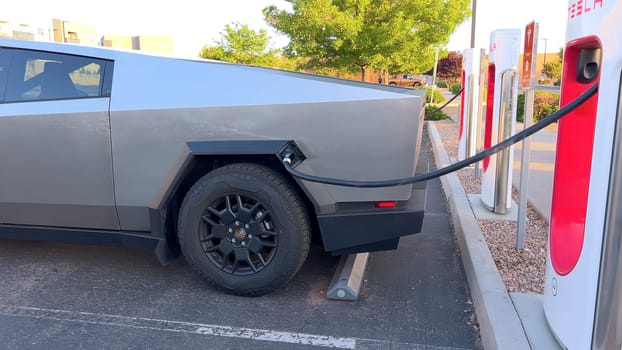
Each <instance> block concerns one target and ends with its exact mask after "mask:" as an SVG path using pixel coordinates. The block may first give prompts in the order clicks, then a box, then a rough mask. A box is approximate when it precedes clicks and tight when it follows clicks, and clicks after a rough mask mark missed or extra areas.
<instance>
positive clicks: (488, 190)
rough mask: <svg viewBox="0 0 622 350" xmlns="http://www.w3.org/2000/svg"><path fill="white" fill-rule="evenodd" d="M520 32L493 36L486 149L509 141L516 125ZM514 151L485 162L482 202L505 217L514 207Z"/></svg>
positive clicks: (491, 42)
mask: <svg viewBox="0 0 622 350" xmlns="http://www.w3.org/2000/svg"><path fill="white" fill-rule="evenodd" d="M519 46H520V29H501V30H496V31H494V32H492V33H491V34H490V49H489V58H488V62H489V63H488V86H487V96H486V115H485V118H486V119H485V120H486V122H485V128H484V149H488V148H490V147H491V146H493V145H496V144H497V143H499V142H501V141H503V140H505V139H507V138H509V137H510V136H512V134H514V130H515V125H516V103H517V96H518V73H517V68H516V67H517V66H518V52H519ZM513 151H514V147H510V148H507V149H505V150H503V151H501V152H499V153H497V154H496V155H493V156H490V157H488V158H485V159H484V160H483V162H482V163H483V166H482V192H481V198H482V202H483V204H484V206H485V207H487V208H488V209H490V210H492V211H494V212H495V213H499V214H505V213H506V212H507V210H508V209H510V208H511V204H512V196H511V194H512V164H513V158H514V156H513Z"/></svg>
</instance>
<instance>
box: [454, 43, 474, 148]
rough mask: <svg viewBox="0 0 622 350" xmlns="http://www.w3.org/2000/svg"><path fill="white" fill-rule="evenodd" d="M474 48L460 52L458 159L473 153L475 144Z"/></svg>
mask: <svg viewBox="0 0 622 350" xmlns="http://www.w3.org/2000/svg"><path fill="white" fill-rule="evenodd" d="M475 53H476V51H475V49H465V50H464V52H463V54H462V80H461V82H462V88H463V91H462V95H461V96H460V99H461V101H460V131H459V142H458V160H463V159H465V158H468V157H471V156H474V155H475V152H476V145H477V130H478V128H479V125H478V120H477V112H478V111H477V108H478V104H477V97H478V96H479V84H478V76H479V57H476V56H475Z"/></svg>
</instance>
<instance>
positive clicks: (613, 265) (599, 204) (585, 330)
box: [543, 0, 622, 349]
mask: <svg viewBox="0 0 622 350" xmlns="http://www.w3.org/2000/svg"><path fill="white" fill-rule="evenodd" d="M620 18H622V1H602V0H600V1H599V0H587V1H576V0H571V1H570V2H569V6H568V22H567V29H566V47H565V48H564V63H563V68H562V85H561V99H560V104H561V105H565V104H567V103H569V102H570V101H571V100H573V99H574V98H576V97H577V96H579V95H580V94H581V93H582V92H584V91H586V90H587V89H588V88H590V87H591V86H592V85H593V84H596V83H599V90H598V91H599V92H598V93H597V94H596V95H595V96H593V97H591V98H590V99H589V100H588V101H587V102H586V103H584V104H582V105H581V106H580V107H578V108H577V109H575V110H574V111H573V112H571V113H570V114H568V115H567V116H565V117H564V118H562V119H561V120H560V122H559V126H558V136H557V151H556V160H555V172H554V182H553V201H552V207H551V221H550V239H549V250H548V259H547V267H546V279H545V291H544V300H543V302H544V311H545V315H546V318H547V321H548V323H549V326H550V328H551V331H552V332H553V334H554V335H555V337H556V338H557V339H558V341H559V342H560V343H561V344H562V345H563V346H565V347H567V348H568V349H620V347H621V345H622V324H621V322H622V319H621V318H622V303H621V301H622V254H621V253H622V252H621V248H622V116H620V113H621V104H620V99H621V95H620V85H621V84H622V80H621V76H622V44H621V41H620V38H618V37H617V36H618V35H620V33H621V32H622V21H620Z"/></svg>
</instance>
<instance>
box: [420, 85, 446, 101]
mask: <svg viewBox="0 0 622 350" xmlns="http://www.w3.org/2000/svg"><path fill="white" fill-rule="evenodd" d="M415 89H418V90H425V95H426V99H425V102H427V103H430V96H432V88H431V87H427V86H426V87H419V86H417V87H415ZM443 101H445V96H443V93H442V92H440V91H438V90H434V103H439V102H443Z"/></svg>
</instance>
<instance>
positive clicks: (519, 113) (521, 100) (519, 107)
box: [516, 92, 525, 123]
mask: <svg viewBox="0 0 622 350" xmlns="http://www.w3.org/2000/svg"><path fill="white" fill-rule="evenodd" d="M516 121H517V122H519V123H522V122H524V121H525V93H524V92H521V93H520V94H518V101H517V103H516Z"/></svg>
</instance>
